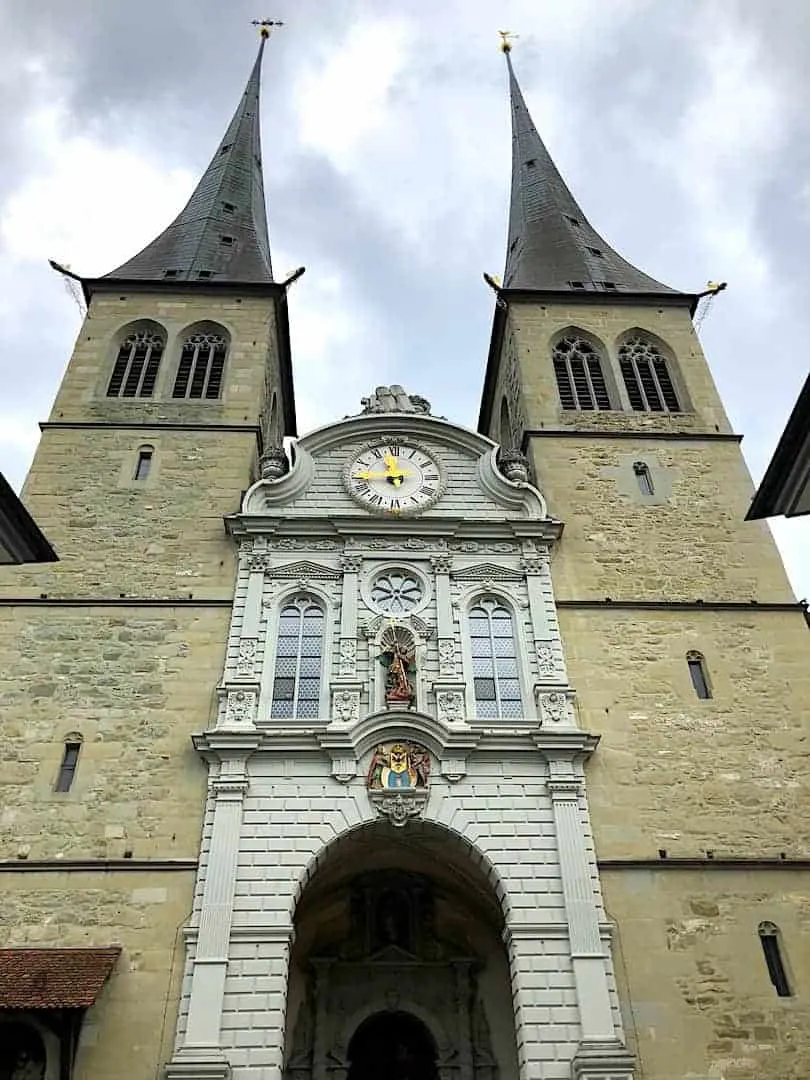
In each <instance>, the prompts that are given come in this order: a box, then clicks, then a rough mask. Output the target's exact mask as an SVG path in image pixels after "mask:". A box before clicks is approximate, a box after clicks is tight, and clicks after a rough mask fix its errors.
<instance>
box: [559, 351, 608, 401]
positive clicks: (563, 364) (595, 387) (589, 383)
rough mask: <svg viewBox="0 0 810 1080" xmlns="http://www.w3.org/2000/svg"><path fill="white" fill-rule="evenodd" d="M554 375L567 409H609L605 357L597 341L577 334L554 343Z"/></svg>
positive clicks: (561, 398) (561, 399)
mask: <svg viewBox="0 0 810 1080" xmlns="http://www.w3.org/2000/svg"><path fill="white" fill-rule="evenodd" d="M553 362H554V376H555V378H556V379H557V390H558V392H559V395H560V404H561V405H562V407H563V408H564V409H585V410H595V409H609V408H610V395H609V394H608V389H607V383H606V382H605V373H604V371H603V370H602V360H601V358H600V356H599V353H598V352H597V351H596V349H595V348H594V346H593V345H591V343H590V342H589V341H586V340H585V339H584V338H581V337H577V336H575V335H573V334H570V335H567V336H566V337H563V338H560V340H559V341H558V342H557V344H556V345H555V346H554V353H553Z"/></svg>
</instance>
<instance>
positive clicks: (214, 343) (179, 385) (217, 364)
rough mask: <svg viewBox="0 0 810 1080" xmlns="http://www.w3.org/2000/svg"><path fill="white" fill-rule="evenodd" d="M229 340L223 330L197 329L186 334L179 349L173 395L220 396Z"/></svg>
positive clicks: (181, 396) (208, 397)
mask: <svg viewBox="0 0 810 1080" xmlns="http://www.w3.org/2000/svg"><path fill="white" fill-rule="evenodd" d="M227 351H228V343H227V341H226V340H225V338H224V337H223V335H222V334H216V333H207V332H204V333H196V334H191V336H190V337H187V338H186V340H185V342H184V343H183V348H182V351H181V353H180V363H179V365H178V367H177V378H176V379H175V381H174V390H173V391H172V397H175V398H198V399H199V398H205V399H206V400H208V401H210V400H213V399H215V398H218V397H219V395H220V392H221V390H222V373H223V371H224V370H225V355H226V353H227Z"/></svg>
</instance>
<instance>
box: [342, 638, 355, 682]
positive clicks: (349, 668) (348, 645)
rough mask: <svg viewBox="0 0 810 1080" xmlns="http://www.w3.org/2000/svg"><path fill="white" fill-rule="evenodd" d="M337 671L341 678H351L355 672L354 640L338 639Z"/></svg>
mask: <svg viewBox="0 0 810 1080" xmlns="http://www.w3.org/2000/svg"><path fill="white" fill-rule="evenodd" d="M338 670H339V671H340V675H341V678H344V679H347V678H352V677H353V676H354V674H355V672H356V670H357V642H356V641H355V639H354V638H341V639H340V657H339V660H338Z"/></svg>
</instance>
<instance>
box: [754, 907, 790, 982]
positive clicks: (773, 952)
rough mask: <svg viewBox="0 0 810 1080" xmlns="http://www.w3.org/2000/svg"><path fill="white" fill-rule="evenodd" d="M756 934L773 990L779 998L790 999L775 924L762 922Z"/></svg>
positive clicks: (777, 930)
mask: <svg viewBox="0 0 810 1080" xmlns="http://www.w3.org/2000/svg"><path fill="white" fill-rule="evenodd" d="M757 932H758V934H759V942H760V944H761V945H762V952H763V954H764V956H765V963H766V965H767V968H768V975H769V976H770V979H771V982H772V983H773V988H774V990H776V993H777V994H778V996H779V997H792V996H793V991H792V990H791V988H790V980H789V979H788V976H787V971H786V970H785V964H784V961H783V959H782V949H781V943H780V940H779V939H780V934H779V927H778V926H777V925H776V923H772V922H763V923H760V924H759V927H758V930H757Z"/></svg>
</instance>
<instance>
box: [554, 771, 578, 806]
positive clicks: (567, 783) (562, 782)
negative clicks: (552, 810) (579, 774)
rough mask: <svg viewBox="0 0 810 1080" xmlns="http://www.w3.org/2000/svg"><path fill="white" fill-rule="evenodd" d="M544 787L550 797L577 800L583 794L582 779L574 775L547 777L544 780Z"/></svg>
mask: <svg viewBox="0 0 810 1080" xmlns="http://www.w3.org/2000/svg"><path fill="white" fill-rule="evenodd" d="M546 789H547V790H548V793H549V795H551V797H552V799H571V800H574V801H575V800H577V799H578V798H579V797H580V795H582V794H583V791H584V788H583V785H582V781H581V780H579V779H577V778H576V777H575V776H567V777H549V779H548V780H546Z"/></svg>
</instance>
